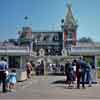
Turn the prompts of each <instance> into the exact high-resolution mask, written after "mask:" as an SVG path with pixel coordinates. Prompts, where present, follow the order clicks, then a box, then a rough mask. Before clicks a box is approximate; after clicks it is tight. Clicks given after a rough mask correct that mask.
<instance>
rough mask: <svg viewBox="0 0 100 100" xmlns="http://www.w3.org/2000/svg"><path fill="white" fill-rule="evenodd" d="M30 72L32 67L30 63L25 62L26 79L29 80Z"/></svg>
mask: <svg viewBox="0 0 100 100" xmlns="http://www.w3.org/2000/svg"><path fill="white" fill-rule="evenodd" d="M31 71H32V65H31V63H30V62H27V64H26V72H27V78H31Z"/></svg>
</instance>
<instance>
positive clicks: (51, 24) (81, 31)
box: [0, 0, 100, 41]
mask: <svg viewBox="0 0 100 100" xmlns="http://www.w3.org/2000/svg"><path fill="white" fill-rule="evenodd" d="M68 1H71V3H72V10H73V14H74V16H75V18H76V19H78V25H79V26H78V31H77V35H78V38H80V37H83V36H85V37H91V38H92V39H94V40H95V41H100V39H99V37H100V11H99V10H100V0H0V41H3V40H6V39H8V38H17V37H18V34H17V31H18V30H20V29H21V27H22V26H23V25H30V26H32V29H33V31H36V30H38V31H39V30H59V28H60V21H61V19H62V18H64V16H65V15H66V13H67V7H66V3H67V2H68ZM24 16H28V18H29V19H28V20H27V21H25V20H24Z"/></svg>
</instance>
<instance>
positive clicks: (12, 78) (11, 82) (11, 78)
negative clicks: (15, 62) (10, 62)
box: [9, 69, 16, 91]
mask: <svg viewBox="0 0 100 100" xmlns="http://www.w3.org/2000/svg"><path fill="white" fill-rule="evenodd" d="M15 85H16V70H14V69H13V70H12V71H11V73H10V75H9V88H10V90H11V91H12V90H14V89H15Z"/></svg>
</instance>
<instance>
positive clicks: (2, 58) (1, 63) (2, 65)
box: [0, 57, 8, 93]
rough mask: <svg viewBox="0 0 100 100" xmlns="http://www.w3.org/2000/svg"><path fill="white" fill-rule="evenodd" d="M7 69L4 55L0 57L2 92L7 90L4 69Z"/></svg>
mask: <svg viewBox="0 0 100 100" xmlns="http://www.w3.org/2000/svg"><path fill="white" fill-rule="evenodd" d="M7 69H8V63H7V61H6V59H5V58H4V57H1V61H0V81H1V82H2V83H3V85H2V92H3V93H5V92H7V90H6V70H7Z"/></svg>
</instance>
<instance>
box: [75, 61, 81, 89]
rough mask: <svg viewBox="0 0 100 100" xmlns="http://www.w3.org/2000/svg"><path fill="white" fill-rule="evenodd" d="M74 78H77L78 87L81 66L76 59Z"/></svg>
mask: <svg viewBox="0 0 100 100" xmlns="http://www.w3.org/2000/svg"><path fill="white" fill-rule="evenodd" d="M76 79H77V88H78V89H80V79H81V66H80V63H79V62H78V61H77V62H76Z"/></svg>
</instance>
